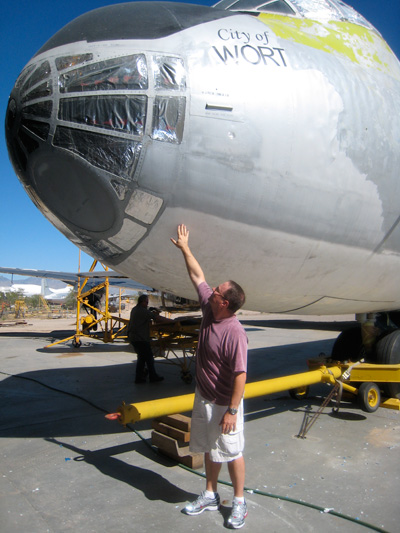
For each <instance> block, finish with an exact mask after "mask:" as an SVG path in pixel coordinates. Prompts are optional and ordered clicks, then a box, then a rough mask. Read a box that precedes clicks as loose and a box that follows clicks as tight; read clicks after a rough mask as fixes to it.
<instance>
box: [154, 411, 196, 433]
mask: <svg viewBox="0 0 400 533" xmlns="http://www.w3.org/2000/svg"><path fill="white" fill-rule="evenodd" d="M157 420H158V421H159V422H163V423H164V424H167V426H172V427H174V428H176V429H180V430H181V431H190V426H191V423H192V419H191V418H190V416H185V415H168V416H161V417H160V418H157Z"/></svg>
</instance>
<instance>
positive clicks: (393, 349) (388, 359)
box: [376, 329, 400, 398]
mask: <svg viewBox="0 0 400 533" xmlns="http://www.w3.org/2000/svg"><path fill="white" fill-rule="evenodd" d="M376 360H377V363H378V364H380V365H398V364H399V363H400V330H399V329H397V330H396V331H392V333H389V334H388V335H386V336H385V337H383V338H382V339H380V340H379V341H378V342H377V344H376ZM382 389H383V392H384V393H385V395H386V396H389V398H400V383H384V384H383V385H382Z"/></svg>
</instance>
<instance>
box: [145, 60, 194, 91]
mask: <svg viewBox="0 0 400 533" xmlns="http://www.w3.org/2000/svg"><path fill="white" fill-rule="evenodd" d="M153 72H154V87H155V88H156V89H173V90H184V89H186V74H185V68H184V66H183V60H182V59H179V58H177V57H170V56H154V57H153Z"/></svg>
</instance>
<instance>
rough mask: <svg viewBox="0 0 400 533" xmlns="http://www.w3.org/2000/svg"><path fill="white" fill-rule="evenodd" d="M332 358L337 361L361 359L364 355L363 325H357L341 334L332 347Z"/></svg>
mask: <svg viewBox="0 0 400 533" xmlns="http://www.w3.org/2000/svg"><path fill="white" fill-rule="evenodd" d="M331 357H332V359H333V360H335V361H340V362H341V363H343V362H344V361H359V360H360V359H362V358H363V357H364V347H363V343H362V336H361V327H359V326H355V327H352V328H349V329H346V330H345V331H342V333H341V334H340V335H339V337H338V338H337V339H336V341H335V343H334V345H333V348H332V355H331Z"/></svg>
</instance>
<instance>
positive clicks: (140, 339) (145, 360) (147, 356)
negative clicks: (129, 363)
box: [128, 294, 173, 383]
mask: <svg viewBox="0 0 400 533" xmlns="http://www.w3.org/2000/svg"><path fill="white" fill-rule="evenodd" d="M148 305H149V297H148V296H147V294H142V295H140V296H139V298H138V303H137V305H136V306H135V307H134V308H133V309H132V311H131V315H130V319H129V326H128V340H129V342H130V343H131V344H132V346H133V348H134V350H135V352H136V353H137V364H136V378H135V383H145V382H146V367H147V371H148V374H149V381H150V382H152V383H155V382H157V381H162V380H163V379H164V378H163V376H159V375H158V374H157V372H156V369H155V366H154V356H153V351H152V349H151V345H150V324H151V322H152V321H154V322H156V323H166V322H173V320H170V319H169V318H165V317H163V316H160V315H159V313H158V312H157V311H150V310H149V309H148Z"/></svg>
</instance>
